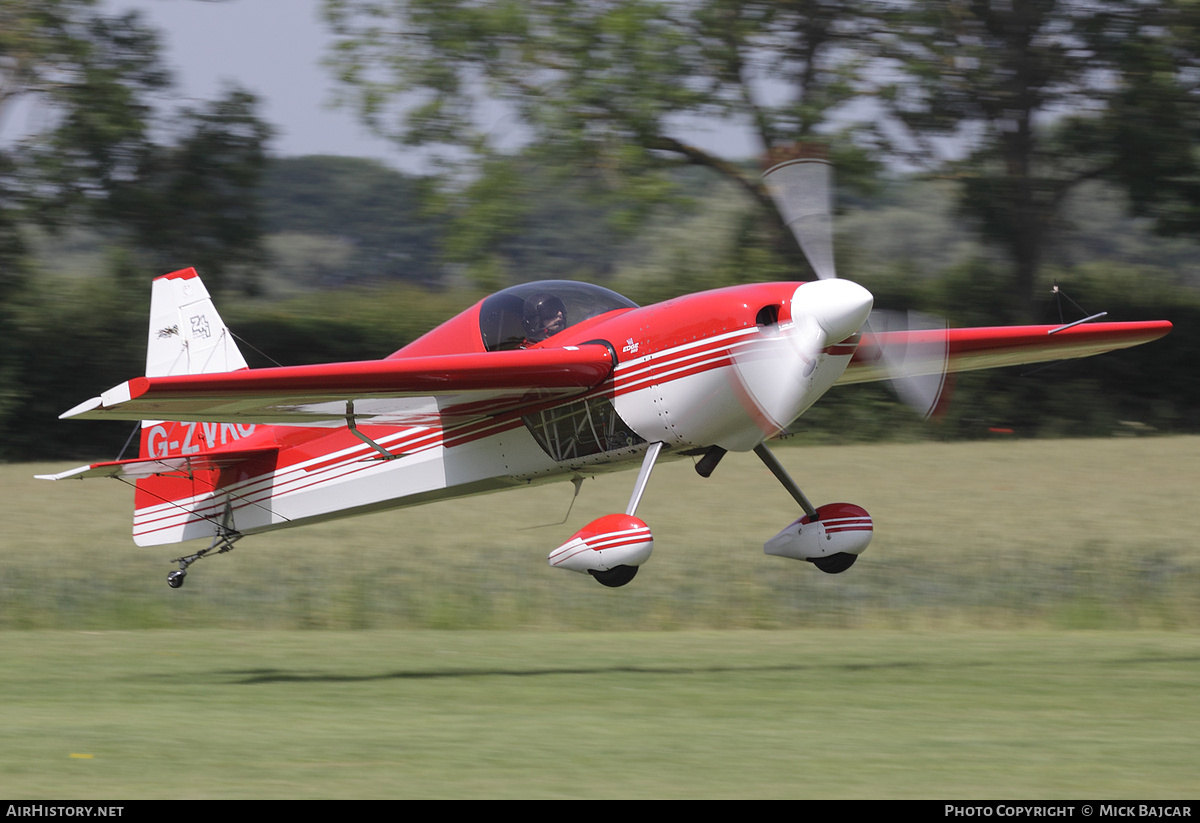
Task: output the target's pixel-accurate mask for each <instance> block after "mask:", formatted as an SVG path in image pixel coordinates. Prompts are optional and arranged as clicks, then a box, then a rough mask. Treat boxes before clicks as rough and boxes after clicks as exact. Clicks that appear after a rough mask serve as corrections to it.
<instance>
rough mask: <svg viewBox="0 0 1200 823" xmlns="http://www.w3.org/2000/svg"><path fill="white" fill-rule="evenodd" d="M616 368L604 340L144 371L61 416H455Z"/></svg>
mask: <svg viewBox="0 0 1200 823" xmlns="http://www.w3.org/2000/svg"><path fill="white" fill-rule="evenodd" d="M612 369H613V356H612V352H611V350H610V349H609V348H608V347H607V346H605V345H601V344H585V345H581V346H567V347H564V348H552V349H528V350H519V351H505V352H484V353H472V354H453V355H444V356H432V357H412V358H401V359H395V360H369V361H360V362H351V363H329V364H322V365H318V366H287V367H282V368H273V369H243V370H241V371H235V372H225V373H221V374H188V375H177V376H165V377H138V378H135V379H133V380H129V381H127V382H125V383H122V384H120V385H118V386H115V387H114V388H112V389H110V390H109V391H106V392H104V394H102V395H100V396H99V397H93V398H92V399H91V400H88V401H86V402H84V403H80V404H79V405H78V406H76V407H75V408H73V409H71V410H70V411H68V412H66V413H64V414H63V415H62V417H64V418H67V417H71V418H82V419H89V420H173V421H181V422H190V421H206V422H220V423H246V424H248V423H275V424H282V425H304V426H320V425H333V424H344V423H345V422H346V419H347V417H348V416H350V415H353V418H354V419H355V420H358V421H362V422H368V423H373V424H380V425H430V424H437V425H443V426H444V425H448V424H449V423H458V422H466V421H468V420H473V419H477V418H480V417H486V416H491V415H495V414H500V413H503V412H507V411H513V410H517V409H521V408H524V407H526V406H532V405H536V404H540V403H544V402H546V401H549V400H558V399H564V398H569V397H572V396H574V395H577V394H582V393H583V392H585V391H587V390H588V389H590V388H592V387H594V386H597V385H599V384H600V383H601V382H603V381H604V380H605V379H606V378H607V377H608V376H609V375H610V374H611V373H612Z"/></svg>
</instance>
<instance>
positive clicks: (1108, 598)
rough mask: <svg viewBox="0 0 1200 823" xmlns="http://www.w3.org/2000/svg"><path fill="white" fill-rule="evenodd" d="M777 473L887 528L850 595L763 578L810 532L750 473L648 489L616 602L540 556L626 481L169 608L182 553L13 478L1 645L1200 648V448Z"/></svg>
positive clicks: (1052, 451)
mask: <svg viewBox="0 0 1200 823" xmlns="http://www.w3.org/2000/svg"><path fill="white" fill-rule="evenodd" d="M778 451H779V454H780V456H781V459H782V460H783V462H784V463H785V464H786V465H787V466H788V467H789V469H790V470H791V471H792V473H793V474H794V476H795V477H796V478H797V479H798V480H799V481H800V482H801V484H802V485H804V487H805V488H806V490H807V491H808V494H809V496H810V497H811V498H813V499H814V500H816V501H817V502H818V503H821V502H833V501H836V500H848V501H850V502H854V503H858V504H861V505H863V506H865V507H866V508H867V510H868V511H870V512H871V513H872V515H873V516H874V518H875V524H876V527H875V539H874V541H873V543H872V545H871V546H870V548H869V549H868V550H867V552H866V553H865V554H864V555H863V557H862V559H861V560H860V561H859V562H858V564H857V565H856V566H855V567H854V568H852V569H850V570H849V571H848V572H846V573H845V574H842V575H836V576H831V575H825V574H822V573H820V572H818V571H817V570H816V569H814V568H813V567H812V566H810V565H809V564H807V563H799V562H796V561H791V560H786V559H782V558H777V557H767V556H765V555H763V553H762V543H763V541H764V540H766V539H767V538H769V537H771V536H772V535H774V534H775V533H776V532H777V531H778V530H779V529H781V528H782V527H783V526H785V525H786V524H787V523H789V522H791V521H792V520H793V519H795V517H796V516H797V515H798V512H797V509H796V505H795V504H794V503H793V502H792V500H791V498H790V497H788V495H787V494H786V493H785V492H784V491H783V489H782V488H780V487H779V485H778V484H777V483H776V482H775V480H774V479H773V478H772V477H771V476H770V474H769V473H768V472H767V470H766V469H765V468H763V467H762V465H761V464H760V463H759V462H758V461H757V460H756V459H755V458H754V457H753V456H752V455H745V454H731V455H729V456H727V457H726V459H725V461H724V462H723V463H722V464H721V466H720V467H719V468H718V470H717V472H716V473H715V474H714V475H713V476H712V477H711V478H709V479H708V480H704V479H702V478H700V477H698V476H697V475H696V473H695V472H694V471H693V470H692V467H691V463H690V461H680V462H675V463H667V464H664V465H661V466H659V467H658V468H656V469H655V472H654V476H653V477H652V478H651V482H650V486H649V489H648V490H647V492H646V496H645V498H644V500H643V503H642V506H641V508H640V509H639V510H638V514H639V516H641V517H642V518H643V519H644V520H646V522H648V523H649V524H650V525H651V527H652V528H653V529H654V535H655V550H654V556H653V557H652V558H651V559H650V561H649V562H648V563H647V564H646V565H645V566H644V567H643V569H642V570H641V573H640V574H639V575H638V578H637V579H636V580H635V581H634V582H633V583H632V584H630V585H629V586H627V587H625V588H623V589H618V590H610V589H604V588H603V587H601V586H599V585H597V584H596V583H594V582H593V581H591V580H590V579H589V578H587V577H586V576H583V575H578V574H575V573H572V572H564V571H560V570H555V569H551V568H550V567H549V566H548V565H547V563H546V554H547V553H548V552H549V551H550V550H551V549H552V548H554V547H555V546H557V545H558V544H559V543H560V542H562V541H563V540H564V539H566V537H567V536H569V535H570V534H571V533H572V532H574V531H575V530H576V529H578V528H580V527H581V526H583V525H584V524H585V523H587V522H588V521H590V520H592V519H593V518H595V517H598V516H600V515H601V514H606V513H608V512H612V511H623V510H624V508H625V504H626V502H627V501H628V496H629V490H630V487H631V485H632V483H633V479H634V475H633V473H631V472H626V473H621V474H615V475H607V476H601V477H598V478H596V479H589V480H587V481H585V482H584V484H583V490H582V492H581V494H580V497H579V499H578V500H577V501H576V502H575V505H574V508H573V509H572V510H571V515H570V517H569V518H568V520H567V522H566V523H564V524H561V525H555V526H548V527H543V528H528V527H534V526H539V525H540V524H545V523H552V522H557V521H561V520H562V518H563V516H564V514H565V513H566V511H567V508H568V504H569V503H570V499H571V493H572V487H571V485H570V484H569V483H563V484H558V485H552V486H544V487H538V488H532V489H523V490H516V491H511V492H505V493H501V494H495V495H488V496H483V497H476V498H471V499H468V500H462V501H452V502H446V503H439V504H434V505H428V506H424V507H420V508H415V509H405V510H399V511H395V512H390V513H384V514H378V515H371V516H369V517H364V518H358V519H353V520H345V521H341V522H337V523H330V524H325V525H320V526H312V527H307V528H302V529H293V530H288V531H281V532H275V533H272V534H268V535H259V536H254V537H249V538H247V539H245V540H243V541H241V542H240V543H239V544H238V545H237V548H236V549H235V550H234V551H233V552H231V553H229V554H227V555H223V556H220V557H215V558H210V559H206V560H204V561H202V562H200V563H198V564H197V565H196V566H194V567H193V568H192V572H191V574H190V575H189V577H188V582H187V585H186V586H185V587H184V588H183V589H180V590H178V591H173V590H171V589H168V588H167V586H166V583H165V576H166V573H167V572H168V571H170V570H171V569H172V568H173V565H172V564H171V563H170V562H169V560H170V558H172V557H174V556H176V555H177V554H179V553H181V551H180V548H179V547H177V546H166V547H160V548H156V549H138V548H136V547H134V546H133V545H132V542H131V540H130V538H129V521H130V516H131V510H132V493H131V491H130V490H129V489H128V488H127V487H126V486H124V485H122V484H120V483H117V482H113V481H99V480H94V481H86V482H77V481H65V482H59V483H48V482H45V481H34V480H33V479H32V475H33V474H34V472H35V471H47V470H50V469H52V468H59V469H61V468H63V467H62V466H57V467H52V466H0V501H3V503H2V504H3V506H4V507H5V509H4V511H5V522H4V524H3V525H4V529H3V538H0V539H2V540H3V547H4V548H3V551H2V552H0V628H58V629H79V628H89V629H136V628H193V627H207V628H212V627H226V628H240V627H254V628H322V629H363V628H366V629H392V628H428V629H443V628H458V629H461V628H486V629H515V628H549V629H556V630H562V629H593V628H596V627H598V626H602V627H605V628H606V629H610V630H611V629H621V630H647V629H685V628H718V629H723V628H789V627H873V628H898V627H908V628H939V627H983V628H1001V627H1005V628H1167V629H1172V628H1190V629H1200V540H1197V538H1196V536H1195V529H1194V527H1193V526H1192V523H1191V511H1192V509H1193V508H1194V503H1195V495H1196V490H1197V486H1198V485H1200V472H1198V469H1200V438H1195V437H1191V438H1188V437H1172V438H1144V439H1111V440H1064V441H1016V442H989V443H973V444H935V443H926V444H905V445H872V446H854V447H817V448H791V447H786V446H785V447H781V448H780V449H779V450H778ZM188 545H189V546H197V545H198V543H192V544H188ZM189 550H192V549H190V548H189Z"/></svg>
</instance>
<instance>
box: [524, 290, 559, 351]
mask: <svg viewBox="0 0 1200 823" xmlns="http://www.w3.org/2000/svg"><path fill="white" fill-rule="evenodd" d="M523 322H524V324H525V336H526V338H528V339H529V341H530V342H533V343H540V342H541V341H542V340H545V339H546V338H547V337H550V336H551V335H555V334H558V333H559V332H560V331H562V330H563V329H565V328H566V327H567V307H566V306H565V305H563V301H562V300H560V299H559V298H557V297H555V296H554V295H553V294H547V293H546V292H539V293H538V294H535V295H532V296H531V297H530V298H529V299H528V300H526V301H525V314H524V317H523Z"/></svg>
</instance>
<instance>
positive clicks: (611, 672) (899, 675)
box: [0, 438, 1200, 799]
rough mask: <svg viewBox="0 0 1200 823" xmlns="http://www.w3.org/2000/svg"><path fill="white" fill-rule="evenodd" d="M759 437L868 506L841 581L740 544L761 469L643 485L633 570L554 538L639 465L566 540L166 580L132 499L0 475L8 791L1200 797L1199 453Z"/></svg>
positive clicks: (266, 543) (497, 524) (51, 795)
mask: <svg viewBox="0 0 1200 823" xmlns="http://www.w3.org/2000/svg"><path fill="white" fill-rule="evenodd" d="M779 453H780V454H781V459H782V460H783V461H784V462H785V464H787V465H788V467H789V469H790V470H791V471H792V472H793V473H794V474H795V476H797V478H799V479H800V480H801V482H802V484H803V485H804V486H805V487H806V489H807V490H808V491H809V493H810V496H811V497H813V498H815V499H816V500H818V501H819V502H827V501H834V500H849V501H852V502H856V503H859V504H861V505H863V506H865V507H866V508H867V509H868V510H869V511H871V512H872V514H873V515H874V517H875V521H876V537H875V541H874V542H873V544H872V545H871V547H870V548H869V549H868V551H867V553H866V554H865V555H864V556H863V558H862V560H860V562H859V563H858V564H857V565H856V566H855V567H854V568H852V569H851V570H849V571H848V572H847V573H845V574H843V575H837V576H830V575H823V574H821V573H819V572H818V571H816V570H815V569H813V568H811V567H810V566H809V565H808V564H801V563H796V562H793V561H787V560H783V559H780V558H773V557H766V556H764V555H763V554H762V552H761V543H762V541H763V540H764V539H766V538H767V537H770V536H771V535H773V534H774V533H775V532H776V531H777V530H778V529H779V528H781V527H782V526H784V525H785V524H786V523H788V522H789V521H790V520H791V519H793V518H794V517H795V516H796V514H795V511H794V504H792V502H791V501H790V498H788V497H787V495H786V494H785V493H784V492H783V491H782V490H781V489H779V488H778V486H777V485H776V484H775V481H774V480H773V479H772V478H771V477H770V476H769V474H768V473H767V472H766V470H765V469H763V468H762V467H761V466H760V465H759V464H758V463H757V461H756V460H754V458H753V457H751V456H747V455H730V456H729V457H728V458H727V459H726V461H725V462H724V463H722V465H721V466H720V468H719V469H718V471H717V473H716V474H715V475H714V476H713V477H712V478H711V479H709V480H702V479H700V478H699V477H697V476H696V475H695V473H694V472H693V471H692V468H691V465H690V463H687V462H681V463H674V464H667V465H662V466H660V467H658V468H657V469H656V470H655V474H654V477H653V478H652V481H651V484H650V488H649V490H648V492H647V495H646V498H645V500H644V502H643V505H642V508H641V509H640V510H639V515H641V516H642V517H643V518H644V519H645V520H647V521H648V522H649V523H650V524H651V526H652V527H653V528H654V531H655V537H656V547H655V554H654V557H653V558H652V559H651V560H650V562H649V563H648V564H647V565H646V567H645V568H644V569H643V570H642V573H641V574H640V575H639V576H638V578H637V579H636V580H635V581H633V583H632V584H630V585H629V586H627V587H625V588H624V589H619V590H608V589H604V588H602V587H600V586H598V585H596V584H595V583H593V582H592V581H590V580H589V579H587V578H586V577H584V576H582V575H575V574H571V573H567V572H562V571H558V570H554V569H550V568H549V567H548V566H547V565H546V561H545V555H546V553H547V552H548V551H549V550H550V549H551V548H552V547H554V546H555V545H557V544H558V543H559V542H561V540H562V539H564V538H565V537H566V536H567V535H569V534H570V533H571V532H573V531H574V530H575V529H577V528H579V527H580V526H582V525H583V524H584V523H586V522H587V521H588V520H591V519H592V518H594V517H596V516H598V515H600V514H602V513H606V512H609V511H618V510H622V509H623V508H624V505H625V502H626V499H627V497H628V493H629V487H630V484H631V483H632V479H633V477H632V475H630V474H622V475H612V476H607V477H601V478H597V479H595V480H588V481H587V482H585V483H584V486H583V492H582V494H581V496H580V498H579V500H578V501H576V503H575V506H574V509H573V510H572V513H571V515H570V517H569V519H568V522H567V523H565V524H562V525H557V526H552V527H546V528H534V529H530V530H523V529H525V527H528V526H536V525H537V524H540V523H546V522H550V521H557V520H561V519H562V516H563V514H564V513H565V512H566V509H567V504H568V502H569V499H570V494H571V487H570V485H562V486H551V487H543V488H536V489H529V490H523V491H520V492H511V493H504V494H498V495H491V496H487V497H481V498H475V499H472V500H468V501H460V502H457V503H447V504H437V505H432V506H426V507H423V508H418V509H411V510H402V511H398V512H393V513H388V514H382V515H375V516H371V517H366V518H361V519H357V520H351V521H345V522H343V523H340V524H336V523H335V524H329V525H325V526H318V527H312V528H309V529H300V530H295V531H291V532H278V533H275V534H272V535H262V536H258V537H252V538H247V539H246V540H244V541H242V542H241V543H239V544H238V547H237V549H236V550H235V551H234V552H232V553H230V554H228V555H225V556H222V557H218V558H214V559H208V560H205V561H203V562H202V563H200V564H198V565H196V566H195V567H193V572H192V574H191V575H190V576H189V579H188V583H187V585H186V586H185V587H184V588H183V589H181V590H178V591H173V590H170V589H168V588H167V586H166V584H165V581H164V578H165V574H166V572H167V571H168V570H170V568H172V566H171V564H169V563H168V562H166V561H167V560H168V559H169V558H170V557H172V556H174V554H173V553H172V550H171V548H170V547H168V548H166V549H158V550H150V549H137V548H135V547H133V546H132V544H131V543H130V541H129V537H128V528H129V514H130V508H131V494H130V493H129V491H128V490H127V489H126V488H125V487H123V486H121V485H119V484H117V483H111V482H99V481H89V482H87V483H72V482H66V483H56V484H50V483H41V482H37V481H33V480H32V479H31V476H32V475H33V474H34V473H35V472H39V471H45V470H47V469H49V468H63V467H47V466H3V467H0V500H3V505H4V510H3V511H4V517H5V519H4V523H3V526H4V531H3V535H4V536H3V538H2V540H3V550H2V551H0V656H2V660H3V663H2V664H0V695H2V696H3V699H2V700H0V796H7V797H30V798H46V799H64V798H72V797H74V798H95V799H102V798H145V797H154V798H206V797H221V798H233V797H279V798H284V797H287V798H298V797H327V798H336V797H910V798H921V797H926V798H939V799H940V798H947V799H948V798H974V799H980V798H1164V799H1165V798H1185V799H1186V798H1192V799H1194V798H1195V797H1196V796H1197V795H1198V794H1200V750H1198V749H1197V747H1196V746H1195V741H1196V740H1197V739H1198V738H1200V712H1198V711H1197V710H1196V706H1197V704H1198V688H1197V684H1198V683H1200V541H1197V539H1196V537H1195V536H1194V531H1193V528H1192V527H1191V522H1190V518H1191V510H1192V508H1193V502H1194V497H1195V491H1196V486H1197V472H1196V469H1197V466H1198V465H1200V462H1198V458H1200V438H1161V439H1159V438H1148V439H1127V440H1091V441H1059V442H1040V441H1018V442H993V443H978V444H959V445H944V444H913V445H879V446H861V447H849V448H848V447H839V448H825V447H822V448H788V447H783V448H781V449H780V450H779ZM298 629H300V630H298ZM451 629H453V630H451Z"/></svg>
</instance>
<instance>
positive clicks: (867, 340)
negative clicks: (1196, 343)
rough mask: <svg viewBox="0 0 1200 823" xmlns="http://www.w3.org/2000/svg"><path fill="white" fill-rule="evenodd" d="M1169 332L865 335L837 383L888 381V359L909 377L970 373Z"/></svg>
mask: <svg viewBox="0 0 1200 823" xmlns="http://www.w3.org/2000/svg"><path fill="white" fill-rule="evenodd" d="M1170 330H1171V323H1170V322H1168V321H1166V320H1151V321H1141V322H1132V323H1084V324H1080V325H1075V326H1065V327H1064V326H996V327H983V328H968V329H938V330H922V331H895V332H880V333H877V334H870V333H867V334H864V335H863V336H862V340H861V341H859V344H858V348H857V350H856V351H855V353H854V357H853V358H852V359H851V361H850V364H849V365H848V366H847V367H846V371H845V373H843V375H842V376H841V378H840V379H839V380H838V381H837V382H838V383H868V382H871V381H874V380H888V379H891V377H892V376H893V375H892V374H889V373H888V371H887V369H886V367H885V365H884V361H885V360H886V359H889V358H891V359H893V360H896V359H900V360H902V361H903V371H904V373H905V374H906V375H909V376H918V375H925V374H940V373H942V372H961V371H975V370H977V369H995V368H1000V367H1003V366H1019V365H1024V364H1027V363H1041V362H1045V361H1051V360H1067V359H1071V358H1076V357H1091V356H1092V355H1094V354H1101V353H1103V352H1107V351H1113V350H1115V349H1126V348H1129V347H1131V346H1138V345H1141V344H1142V343H1149V342H1150V341H1152V340H1157V339H1158V338H1160V337H1163V336H1165V335H1166V334H1167V333H1168V332H1169V331H1170Z"/></svg>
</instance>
